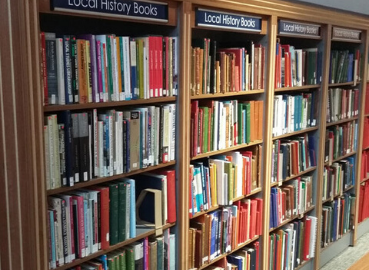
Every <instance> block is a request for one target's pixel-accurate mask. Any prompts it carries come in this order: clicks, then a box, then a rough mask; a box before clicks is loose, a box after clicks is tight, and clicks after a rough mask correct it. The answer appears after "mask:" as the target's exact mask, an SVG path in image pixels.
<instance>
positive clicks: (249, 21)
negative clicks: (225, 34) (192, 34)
mask: <svg viewBox="0 0 369 270" xmlns="http://www.w3.org/2000/svg"><path fill="white" fill-rule="evenodd" d="M196 25H198V26H208V27H215V28H223V29H237V30H243V31H255V32H260V31H261V17H251V16H242V15H237V14H231V13H224V12H218V11H214V10H205V9H200V8H199V9H197V10H196Z"/></svg>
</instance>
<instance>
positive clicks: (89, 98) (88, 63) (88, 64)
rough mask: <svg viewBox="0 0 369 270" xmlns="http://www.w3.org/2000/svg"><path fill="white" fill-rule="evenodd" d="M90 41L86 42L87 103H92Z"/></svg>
mask: <svg viewBox="0 0 369 270" xmlns="http://www.w3.org/2000/svg"><path fill="white" fill-rule="evenodd" d="M90 50H91V47H90V41H89V40H86V50H85V59H86V70H85V71H86V89H87V101H88V102H92V78H91V56H90Z"/></svg>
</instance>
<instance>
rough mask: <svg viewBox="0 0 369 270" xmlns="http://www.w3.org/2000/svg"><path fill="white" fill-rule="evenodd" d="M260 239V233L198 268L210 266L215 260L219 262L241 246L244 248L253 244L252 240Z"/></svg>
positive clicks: (200, 269) (199, 269)
mask: <svg viewBox="0 0 369 270" xmlns="http://www.w3.org/2000/svg"><path fill="white" fill-rule="evenodd" d="M258 239H259V235H257V236H255V237H254V238H252V239H249V240H247V241H246V242H245V243H242V244H240V245H239V246H238V247H236V248H235V249H233V250H231V251H230V252H228V253H223V254H221V255H219V256H218V257H216V258H215V259H214V260H212V261H211V262H209V263H206V264H204V265H202V266H201V267H199V268H197V270H202V269H205V268H206V267H208V266H210V265H212V264H213V263H215V262H217V261H219V260H221V259H223V258H225V257H227V256H228V255H230V254H232V253H233V252H235V251H237V250H239V249H241V248H243V247H245V246H247V245H249V244H251V243H252V242H254V241H255V240H258Z"/></svg>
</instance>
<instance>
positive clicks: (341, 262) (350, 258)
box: [320, 233, 369, 270]
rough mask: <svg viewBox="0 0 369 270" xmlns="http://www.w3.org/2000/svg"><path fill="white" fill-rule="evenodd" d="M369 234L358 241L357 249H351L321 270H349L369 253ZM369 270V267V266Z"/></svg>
mask: <svg viewBox="0 0 369 270" xmlns="http://www.w3.org/2000/svg"><path fill="white" fill-rule="evenodd" d="M368 243H369V233H366V234H364V235H363V236H362V237H360V238H359V239H358V241H357V245H356V246H355V247H349V248H347V249H346V250H345V251H344V252H342V253H341V254H340V255H339V256H337V257H335V258H334V259H333V260H331V261H330V262H328V263H327V264H326V265H324V266H323V267H322V268H321V269H320V270H333V269H334V270H347V269H349V268H350V266H352V265H353V264H354V263H355V262H356V261H358V260H359V259H360V258H361V257H363V256H364V255H365V254H366V253H368V252H369V244H368ZM368 269H369V266H368Z"/></svg>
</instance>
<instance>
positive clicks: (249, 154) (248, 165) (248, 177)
mask: <svg viewBox="0 0 369 270" xmlns="http://www.w3.org/2000/svg"><path fill="white" fill-rule="evenodd" d="M240 153H241V155H242V156H244V157H246V161H245V163H246V190H245V194H246V195H247V194H250V193H251V180H252V170H251V169H252V152H251V151H240Z"/></svg>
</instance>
